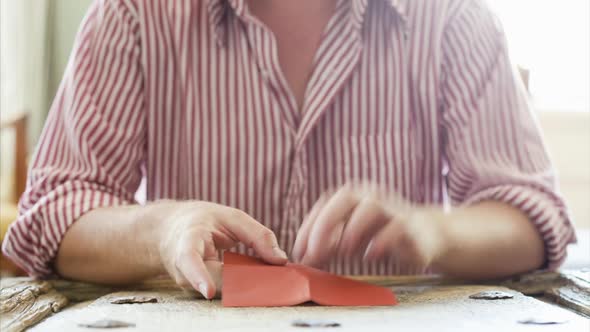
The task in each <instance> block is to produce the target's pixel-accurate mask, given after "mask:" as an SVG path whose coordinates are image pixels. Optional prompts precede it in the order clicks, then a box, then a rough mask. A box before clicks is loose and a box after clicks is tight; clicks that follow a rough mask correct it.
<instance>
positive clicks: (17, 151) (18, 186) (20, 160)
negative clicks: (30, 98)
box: [0, 112, 29, 203]
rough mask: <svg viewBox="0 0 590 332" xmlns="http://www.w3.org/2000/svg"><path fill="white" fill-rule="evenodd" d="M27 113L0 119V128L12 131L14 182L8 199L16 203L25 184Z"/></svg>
mask: <svg viewBox="0 0 590 332" xmlns="http://www.w3.org/2000/svg"><path fill="white" fill-rule="evenodd" d="M28 120H29V114H28V113H27V112H21V113H16V114H14V115H10V116H8V117H6V118H4V117H3V118H2V120H1V121H0V130H1V131H5V130H12V131H14V156H13V158H12V160H13V162H14V165H13V171H14V182H13V188H12V192H11V197H10V199H11V200H12V201H13V202H14V203H17V202H18V200H19V198H20V196H21V195H22V194H23V192H24V191H25V188H26V186H27V156H28V142H27V139H28V133H27V123H28Z"/></svg>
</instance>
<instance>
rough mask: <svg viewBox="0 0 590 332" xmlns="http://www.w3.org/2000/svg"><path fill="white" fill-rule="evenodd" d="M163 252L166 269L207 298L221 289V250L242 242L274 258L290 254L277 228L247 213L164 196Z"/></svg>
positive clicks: (282, 259) (267, 258)
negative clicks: (171, 199)
mask: <svg viewBox="0 0 590 332" xmlns="http://www.w3.org/2000/svg"><path fill="white" fill-rule="evenodd" d="M156 204H162V205H163V206H162V207H163V208H162V209H158V210H159V212H158V213H159V214H160V213H161V214H162V215H161V218H160V219H161V221H162V222H161V223H159V225H160V227H159V228H160V229H159V230H158V234H160V236H159V242H160V243H159V244H160V248H159V252H160V258H161V262H162V264H163V265H164V267H165V268H166V271H167V272H168V273H169V274H170V276H171V277H172V278H173V279H174V280H175V281H176V283H177V284H178V285H180V286H181V287H183V288H187V287H192V288H194V289H196V290H197V291H199V292H200V293H201V294H203V296H204V297H205V298H208V299H209V298H212V297H213V296H214V295H215V292H216V287H217V286H216V282H215V279H216V278H215V277H219V275H220V273H219V272H220V270H221V262H220V261H219V252H218V251H219V250H224V249H229V248H232V247H234V246H236V245H237V244H238V243H240V242H241V243H244V244H245V245H246V246H247V247H251V248H254V250H255V251H256V253H257V254H258V255H259V256H260V257H261V258H262V259H263V260H264V261H266V262H268V263H271V264H285V263H286V262H287V255H286V254H285V252H284V251H283V250H281V249H280V248H279V245H278V242H277V239H276V237H275V235H274V233H273V232H272V231H271V230H270V229H268V228H266V227H264V226H263V225H262V224H260V223H259V222H257V221H256V220H254V219H252V218H251V217H250V216H249V215H248V214H246V213H245V212H242V211H240V210H237V209H234V208H230V207H227V206H223V205H219V204H214V203H208V202H200V201H186V202H172V201H166V202H160V203H156Z"/></svg>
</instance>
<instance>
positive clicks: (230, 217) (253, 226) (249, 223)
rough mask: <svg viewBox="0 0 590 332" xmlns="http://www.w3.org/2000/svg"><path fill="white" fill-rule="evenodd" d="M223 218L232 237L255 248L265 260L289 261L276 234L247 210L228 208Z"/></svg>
mask: <svg viewBox="0 0 590 332" xmlns="http://www.w3.org/2000/svg"><path fill="white" fill-rule="evenodd" d="M221 220H222V222H223V224H224V226H225V228H226V231H228V232H230V233H231V234H232V237H234V238H235V239H236V240H237V241H238V242H242V243H244V244H246V245H247V246H248V247H251V248H254V251H255V252H256V253H257V254H258V255H260V257H261V258H262V259H263V260H264V261H266V262H268V263H271V264H278V265H283V264H286V263H287V254H286V253H285V252H284V251H283V250H281V248H280V247H279V243H278V241H277V238H276V236H275V234H274V233H273V232H272V231H271V230H270V229H268V228H267V227H265V226H264V225H262V224H261V223H259V222H258V221H256V220H254V219H253V218H252V217H250V216H249V215H248V214H246V213H245V212H242V211H240V210H237V209H232V208H226V209H225V211H224V216H222V219H221Z"/></svg>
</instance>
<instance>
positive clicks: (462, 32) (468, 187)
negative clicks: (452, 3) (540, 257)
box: [441, 1, 575, 269]
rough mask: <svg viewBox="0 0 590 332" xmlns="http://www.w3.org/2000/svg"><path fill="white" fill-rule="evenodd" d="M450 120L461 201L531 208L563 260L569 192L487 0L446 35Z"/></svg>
mask: <svg viewBox="0 0 590 332" xmlns="http://www.w3.org/2000/svg"><path fill="white" fill-rule="evenodd" d="M443 54H444V56H443V59H442V62H443V66H442V67H443V69H442V72H443V79H442V83H441V96H442V102H443V110H442V116H441V119H442V122H443V127H444V133H445V146H444V152H445V157H446V162H447V164H448V173H447V183H448V192H449V196H450V197H451V200H452V202H453V204H454V205H469V204H475V203H477V202H481V201H485V200H496V201H501V202H505V203H507V204H510V205H512V206H514V207H516V208H518V209H520V210H521V211H523V212H524V213H525V214H526V215H527V216H528V217H529V219H530V221H531V222H532V223H533V224H534V225H535V226H536V228H537V230H538V231H539V234H540V235H541V237H542V238H543V240H544V242H545V253H546V265H545V268H549V269H555V268H557V267H558V266H559V265H560V264H561V263H562V262H563V260H564V259H565V257H566V247H567V245H568V244H569V243H573V242H575V235H574V230H573V227H572V224H571V221H570V219H569V216H568V212H567V209H566V206H565V204H564V201H563V198H562V197H561V196H560V194H559V193H558V191H557V185H556V174H555V170H554V168H553V167H552V165H551V162H550V160H549V157H548V155H547V151H546V148H545V145H544V143H543V139H542V136H541V133H540V130H539V127H538V123H537V120H536V118H535V116H534V114H532V112H531V107H530V105H529V103H528V98H527V93H526V91H525V89H524V86H523V84H522V82H521V80H520V79H519V77H518V75H517V74H516V71H515V70H514V68H513V67H512V65H511V63H510V59H509V56H508V51H507V47H506V41H505V36H504V34H503V32H502V29H501V26H500V24H499V23H498V22H497V19H496V18H495V17H494V16H493V14H492V13H491V12H490V11H489V9H488V8H486V6H485V5H484V4H483V1H465V2H464V4H463V5H462V6H458V9H457V12H456V13H455V15H454V16H453V17H452V18H451V19H450V20H449V23H448V25H447V27H446V30H445V36H444V39H443Z"/></svg>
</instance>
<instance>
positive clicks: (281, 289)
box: [221, 252, 397, 307]
mask: <svg viewBox="0 0 590 332" xmlns="http://www.w3.org/2000/svg"><path fill="white" fill-rule="evenodd" d="M221 301H222V303H223V306H224V307H278V306H291V305H296V304H301V303H304V302H308V301H312V302H315V303H317V304H320V305H330V306H385V305H395V304H397V300H396V298H395V295H394V294H393V292H392V291H391V290H390V289H388V288H384V287H379V286H374V285H370V284H367V283H364V282H360V281H356V280H351V279H347V278H343V277H339V276H336V275H333V274H330V273H328V272H324V271H320V270H317V269H314V268H310V267H307V266H303V265H299V264H292V263H287V265H285V266H277V265H269V264H266V263H264V262H262V261H260V260H258V259H256V258H253V257H249V256H244V255H240V254H235V253H231V252H226V253H225V254H224V257H223V288H222V296H221Z"/></svg>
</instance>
